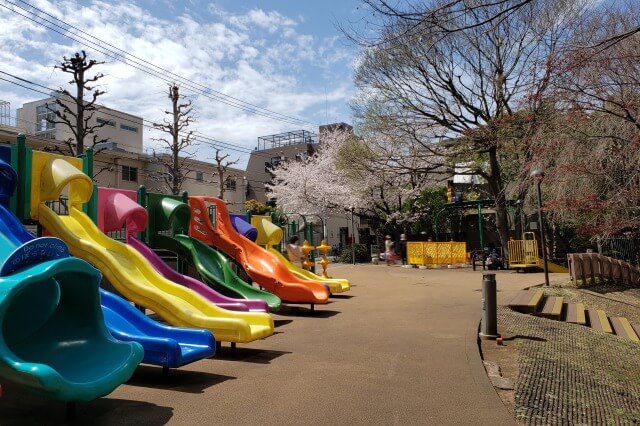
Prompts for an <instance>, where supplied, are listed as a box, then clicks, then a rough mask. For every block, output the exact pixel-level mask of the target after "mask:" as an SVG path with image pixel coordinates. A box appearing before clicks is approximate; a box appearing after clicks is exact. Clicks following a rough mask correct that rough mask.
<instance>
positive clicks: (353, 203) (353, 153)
mask: <svg viewBox="0 0 640 426" xmlns="http://www.w3.org/2000/svg"><path fill="white" fill-rule="evenodd" d="M393 146H394V144H393V143H392V142H389V143H383V142H382V141H380V140H374V139H371V140H366V139H364V138H361V137H356V136H354V135H352V134H349V133H346V132H342V131H334V132H331V133H328V134H325V135H323V138H322V139H321V141H320V147H319V149H318V151H317V152H316V153H315V154H314V155H313V156H311V157H309V158H307V159H305V160H300V161H289V162H286V163H285V164H284V165H282V166H281V167H279V168H277V169H276V170H274V184H273V185H272V187H271V195H272V196H273V197H275V198H276V199H277V203H278V206H279V207H280V208H282V209H283V210H284V211H285V212H297V213H302V214H318V215H322V214H324V213H326V212H327V211H328V212H331V211H333V212H344V211H349V210H351V208H353V209H354V210H355V211H356V212H358V214H359V215H366V216H368V217H371V218H375V219H378V220H379V221H380V222H381V223H382V224H386V225H388V226H390V227H391V228H396V229H401V228H403V227H404V226H405V225H406V224H407V223H411V222H413V221H415V220H417V219H418V218H419V217H420V215H421V214H424V213H425V212H423V211H418V210H417V209H408V210H407V209H406V208H405V207H406V206H407V205H408V203H410V201H411V200H413V199H415V198H417V197H418V196H419V195H420V193H421V191H422V190H424V188H425V187H427V186H428V185H432V184H433V180H432V179H431V177H430V176H428V175H427V174H425V173H424V172H423V171H422V170H423V168H421V167H417V166H415V165H411V163H412V162H415V161H418V160H417V159H418V157H415V156H411V155H403V154H402V153H400V152H397V151H395V150H394V149H393ZM404 148H406V147H404ZM405 154H406V153H405ZM416 170H421V171H420V172H416Z"/></svg>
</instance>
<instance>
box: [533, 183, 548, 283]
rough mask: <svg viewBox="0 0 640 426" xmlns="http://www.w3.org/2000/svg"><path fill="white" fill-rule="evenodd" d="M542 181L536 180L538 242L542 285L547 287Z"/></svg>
mask: <svg viewBox="0 0 640 426" xmlns="http://www.w3.org/2000/svg"><path fill="white" fill-rule="evenodd" d="M540 185H542V179H537V180H536V188H537V193H538V194H537V195H538V222H540V241H541V243H542V264H543V266H544V285H545V286H549V267H548V264H547V241H546V237H545V233H544V222H543V220H542V190H541V189H540Z"/></svg>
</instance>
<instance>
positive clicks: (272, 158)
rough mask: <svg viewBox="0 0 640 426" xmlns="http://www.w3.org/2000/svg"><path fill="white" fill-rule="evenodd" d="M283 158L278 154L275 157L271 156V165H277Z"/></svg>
mask: <svg viewBox="0 0 640 426" xmlns="http://www.w3.org/2000/svg"><path fill="white" fill-rule="evenodd" d="M283 160H284V159H283V158H282V157H280V156H277V157H271V166H273V167H278V166H279V165H280V163H282V161H283Z"/></svg>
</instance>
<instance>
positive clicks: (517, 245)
mask: <svg viewBox="0 0 640 426" xmlns="http://www.w3.org/2000/svg"><path fill="white" fill-rule="evenodd" d="M539 263H540V256H538V241H537V240H511V241H509V266H510V267H515V266H516V265H518V266H520V265H523V266H538V264H539Z"/></svg>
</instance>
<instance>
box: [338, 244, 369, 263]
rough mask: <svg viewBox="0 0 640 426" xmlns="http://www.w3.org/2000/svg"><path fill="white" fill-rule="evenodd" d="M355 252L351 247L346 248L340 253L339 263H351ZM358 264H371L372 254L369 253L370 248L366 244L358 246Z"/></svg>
mask: <svg viewBox="0 0 640 426" xmlns="http://www.w3.org/2000/svg"><path fill="white" fill-rule="evenodd" d="M352 256H353V252H352V250H351V246H349V247H345V248H343V249H342V252H340V255H339V256H338V262H341V263H351V262H352V261H353V260H352V259H353V257H352ZM356 262H358V263H371V253H369V248H367V246H365V245H364V244H356Z"/></svg>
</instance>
